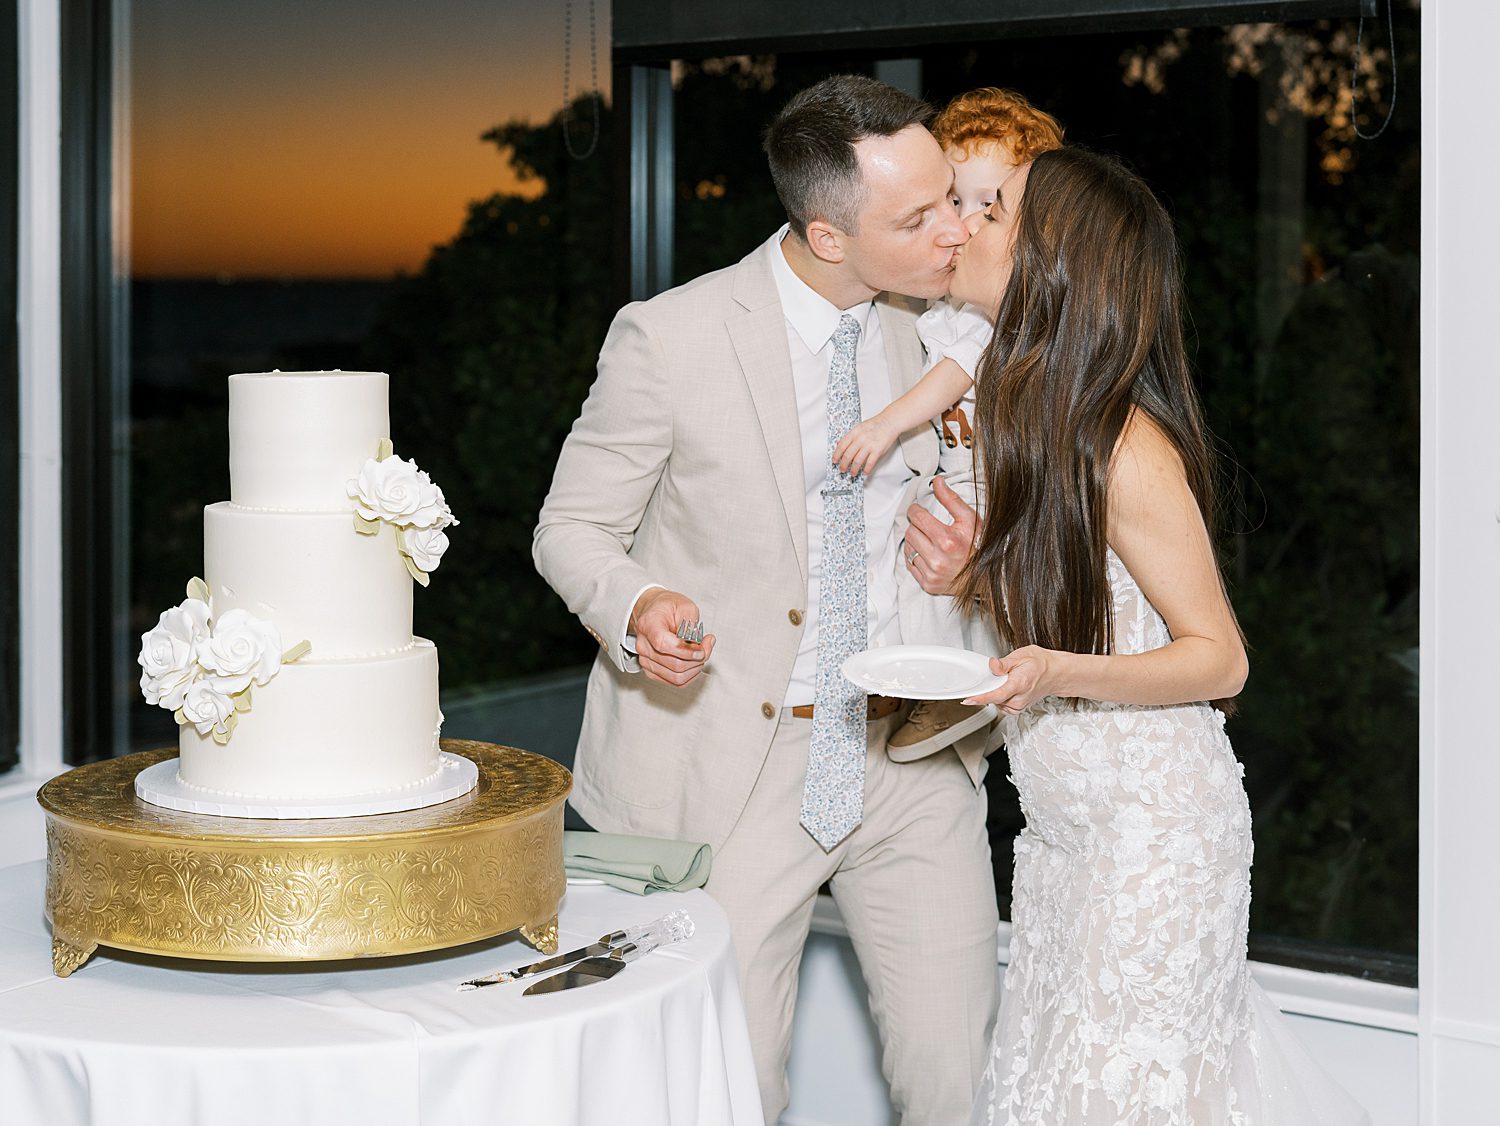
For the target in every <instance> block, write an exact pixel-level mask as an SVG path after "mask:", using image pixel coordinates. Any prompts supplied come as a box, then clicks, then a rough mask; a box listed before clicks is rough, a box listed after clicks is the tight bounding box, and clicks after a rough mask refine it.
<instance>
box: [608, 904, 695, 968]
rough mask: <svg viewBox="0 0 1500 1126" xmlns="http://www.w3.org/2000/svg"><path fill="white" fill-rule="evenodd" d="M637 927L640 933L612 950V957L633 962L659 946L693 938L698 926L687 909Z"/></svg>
mask: <svg viewBox="0 0 1500 1126" xmlns="http://www.w3.org/2000/svg"><path fill="white" fill-rule="evenodd" d="M635 929H636V930H637V931H638V932H639V933H638V934H636V935H634V936H633V937H632V938H631V939H630V940H628V941H627V942H626V943H625V944H624V945H621V946H616V947H615V948H614V950H613V951H611V952H610V957H611V958H617V959H619V960H620V961H622V962H633V961H635V960H636V959H637V958H639V957H641V956H642V955H645V954H649V953H651V951H653V950H656V949H658V948H659V947H662V946H670V945H671V944H672V943H674V942H681V941H683V940H684V939H688V938H692V937H693V931H694V930H695V929H696V928H695V927H694V926H693V920H692V918H691V916H689V915H688V913H687V912H686V911H673V912H672V913H671V914H670V915H663V916H662V917H661V918H660V919H657V920H656V922H654V923H651V924H650V925H648V926H644V927H638V928H635Z"/></svg>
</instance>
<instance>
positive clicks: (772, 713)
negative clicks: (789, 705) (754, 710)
mask: <svg viewBox="0 0 1500 1126" xmlns="http://www.w3.org/2000/svg"><path fill="white" fill-rule="evenodd" d="M760 714H761V715H763V716H765V717H766V718H767V719H775V718H776V709H775V707H774V706H772V704H771V702H770V701H769V700H767V701H766V702H765V703H764V704H762V705H761V706H760Z"/></svg>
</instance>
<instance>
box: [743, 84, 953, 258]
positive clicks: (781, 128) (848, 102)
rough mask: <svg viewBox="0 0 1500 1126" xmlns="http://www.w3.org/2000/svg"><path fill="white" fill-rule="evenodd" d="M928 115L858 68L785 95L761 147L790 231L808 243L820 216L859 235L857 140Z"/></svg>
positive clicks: (861, 187) (922, 105)
mask: <svg viewBox="0 0 1500 1126" xmlns="http://www.w3.org/2000/svg"><path fill="white" fill-rule="evenodd" d="M931 116H932V107H931V106H929V105H928V104H927V103H926V102H924V101H922V99H920V98H916V97H913V96H912V95H910V94H907V93H905V92H903V91H901V90H897V89H896V88H895V87H894V86H887V85H886V84H885V83H884V82H878V81H876V80H875V79H873V78H867V77H865V76H864V75H859V74H838V75H834V76H833V77H832V78H825V79H823V81H821V82H819V83H818V84H817V85H815V86H809V87H808V88H807V89H806V90H803V91H802V92H801V93H799V94H797V95H796V96H795V97H794V98H792V100H791V101H789V102H787V104H786V105H785V106H783V107H782V110H781V112H780V113H778V114H777V115H776V117H775V118H774V119H773V120H772V122H771V124H770V126H768V127H767V129H766V134H765V139H764V147H765V150H766V157H767V159H768V160H769V161H770V164H771V179H772V181H773V182H774V183H775V184H776V194H777V195H778V196H779V197H780V198H781V206H782V207H784V208H786V216H787V220H788V222H789V223H790V224H791V228H792V233H793V234H795V235H796V236H797V237H798V238H799V239H801V240H803V241H804V242H806V241H807V225H808V224H809V223H811V222H812V221H813V220H815V219H822V220H823V221H824V222H827V223H831V224H832V225H833V226H835V227H837V228H839V229H840V230H842V231H844V232H846V233H848V234H851V235H852V234H858V229H857V227H858V219H859V210H860V208H861V207H862V206H863V205H864V201H865V184H864V179H863V177H862V176H861V175H860V168H859V157H858V156H857V155H856V154H855V151H854V146H855V144H856V143H857V142H859V141H862V140H864V139H865V138H866V137H893V136H895V135H896V134H897V133H899V132H901V130H903V129H905V128H907V127H908V126H911V125H923V124H925V123H926V122H927V120H928V119H929V118H930V117H931Z"/></svg>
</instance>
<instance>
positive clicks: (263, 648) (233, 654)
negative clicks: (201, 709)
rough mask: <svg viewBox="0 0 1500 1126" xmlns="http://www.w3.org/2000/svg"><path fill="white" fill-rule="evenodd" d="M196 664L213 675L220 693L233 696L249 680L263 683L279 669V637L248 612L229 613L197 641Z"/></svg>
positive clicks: (263, 620)
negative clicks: (209, 632) (202, 638)
mask: <svg viewBox="0 0 1500 1126" xmlns="http://www.w3.org/2000/svg"><path fill="white" fill-rule="evenodd" d="M197 654H198V663H199V664H200V665H202V666H203V667H204V668H205V669H207V670H208V671H209V672H211V673H213V674H214V676H215V678H216V679H217V680H218V682H219V688H220V690H221V691H223V692H226V693H228V694H229V695H231V696H232V695H234V693H236V692H239V691H240V690H242V689H243V688H245V687H246V686H248V685H249V684H250V682H251V681H252V680H253V681H254V682H255V683H256V684H265V683H266V682H267V681H268V680H270V679H271V678H272V677H273V676H275V675H276V672H277V670H278V669H280V668H281V634H280V633H278V632H277V630H276V627H275V626H273V625H272V624H271V623H270V622H268V621H266V620H265V619H264V618H257V617H256V616H255V615H254V614H252V613H250V612H249V611H248V610H230V611H228V612H227V613H225V614H222V615H220V617H219V619H218V620H217V621H216V622H214V627H213V633H212V634H210V635H209V636H208V637H207V638H206V639H204V640H201V641H199V642H198V649H197Z"/></svg>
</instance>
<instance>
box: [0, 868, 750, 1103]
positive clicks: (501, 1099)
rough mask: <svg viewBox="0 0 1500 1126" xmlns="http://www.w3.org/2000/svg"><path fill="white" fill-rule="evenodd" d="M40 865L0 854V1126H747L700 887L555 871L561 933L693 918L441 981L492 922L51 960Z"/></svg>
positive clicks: (720, 952)
mask: <svg viewBox="0 0 1500 1126" xmlns="http://www.w3.org/2000/svg"><path fill="white" fill-rule="evenodd" d="M42 889H43V865H42V864H41V863H39V862H38V863H31V864H22V865H17V866H14V867H11V868H3V869H0V1092H3V1095H0V1106H3V1112H0V1120H3V1121H4V1122H5V1123H6V1126H84V1124H87V1126H204V1124H209V1123H211V1124H212V1126H266V1124H268V1123H275V1124H276V1126H328V1124H330V1123H358V1124H359V1126H415V1124H417V1123H431V1124H432V1126H466V1124H475V1126H478V1124H481V1123H483V1124H485V1126H493V1124H495V1123H540V1124H545V1126H760V1123H761V1122H762V1121H763V1119H762V1116H761V1110H760V1100H759V1095H758V1093H757V1086H756V1082H755V1069H754V1064H753V1061H752V1059H751V1055H750V1044H749V1037H748V1035H747V1033H746V1031H745V1023H744V1013H743V1008H742V1005H741V999H740V993H739V987H738V983H737V979H736V974H735V965H734V955H733V950H732V947H731V944H730V938H729V927H728V923H727V920H726V919H725V917H724V914H723V912H722V911H721V910H720V908H719V907H718V905H717V904H716V903H715V902H714V901H713V900H712V899H711V898H709V896H708V895H706V894H705V893H703V892H701V891H694V892H687V893H684V894H671V893H662V894H658V895H651V896H644V897H643V896H635V895H629V894H626V893H625V892H620V891H616V890H614V889H613V888H609V887H602V886H570V887H568V888H567V891H566V895H565V897H564V900H563V903H562V911H561V921H560V938H561V941H562V942H563V944H564V945H565V947H566V948H568V949H571V948H573V947H575V946H581V945H583V944H584V943H586V942H590V941H593V940H594V939H596V938H598V937H599V936H600V935H601V934H604V933H607V932H609V931H612V930H615V929H617V928H620V927H625V926H632V925H636V924H640V923H645V922H649V921H650V920H652V919H654V918H657V917H658V916H660V915H662V914H665V913H666V912H668V911H671V910H674V909H676V908H682V909H685V910H686V911H687V912H688V913H689V914H690V915H691V916H692V918H693V921H694V923H695V925H696V933H695V934H694V935H693V937H692V938H690V939H688V940H687V941H685V942H682V943H679V944H677V945H675V946H671V947H666V948H663V949H661V950H657V951H655V952H654V953H652V954H649V955H647V956H646V957H644V958H642V959H640V960H639V961H637V962H633V963H631V964H630V965H628V966H627V967H626V968H625V970H624V972H622V973H620V974H619V975H617V976H616V977H614V978H611V979H609V980H607V981H602V982H600V983H598V984H595V985H591V986H588V987H587V988H582V989H574V990H568V991H566V992H561V993H552V994H545V995H539V996H534V997H525V996H523V995H522V993H521V990H522V989H523V988H525V985H524V983H515V984H511V985H502V986H494V987H491V988H488V989H480V990H474V991H470V992H464V993H460V992H457V989H456V987H457V985H458V983H459V982H461V981H464V980H466V979H468V978H472V977H476V976H479V975H481V974H485V973H489V972H492V971H495V970H498V969H503V968H506V967H510V966H514V965H519V964H522V963H525V962H528V961H532V960H534V959H535V957H536V955H535V953H534V952H533V951H532V950H531V948H530V947H528V946H525V945H523V944H522V943H521V942H519V941H517V940H515V939H514V938H510V939H490V940H486V941H483V942H478V943H474V944H472V945H469V946H465V947H459V948H454V949H450V950H444V951H434V952H428V953H423V954H409V955H403V956H400V957H393V958H382V959H373V960H361V961H346V962H338V963H303V964H283V965H276V966H270V965H244V964H239V965H234V964H229V963H223V962H211V961H199V960H192V961H188V960H182V959H175V958H164V957H158V956H154V955H145V954H134V953H118V952H116V951H114V950H111V949H101V950H100V951H99V953H98V954H97V955H96V956H95V958H94V959H93V961H92V962H90V964H89V965H88V966H87V967H86V968H85V969H83V970H82V971H80V972H79V973H77V974H76V975H74V976H73V977H72V978H70V979H68V980H66V981H64V980H60V979H59V978H57V977H56V976H54V974H53V973H52V967H51V963H50V959H49V949H48V948H49V936H48V930H47V925H46V923H45V921H44V918H43V914H42V900H43V890H42Z"/></svg>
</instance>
